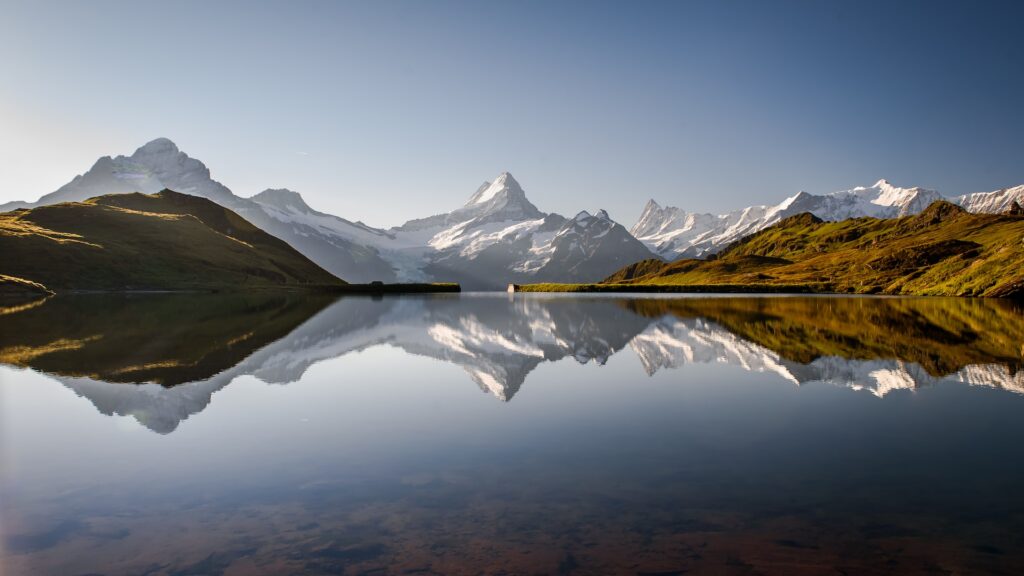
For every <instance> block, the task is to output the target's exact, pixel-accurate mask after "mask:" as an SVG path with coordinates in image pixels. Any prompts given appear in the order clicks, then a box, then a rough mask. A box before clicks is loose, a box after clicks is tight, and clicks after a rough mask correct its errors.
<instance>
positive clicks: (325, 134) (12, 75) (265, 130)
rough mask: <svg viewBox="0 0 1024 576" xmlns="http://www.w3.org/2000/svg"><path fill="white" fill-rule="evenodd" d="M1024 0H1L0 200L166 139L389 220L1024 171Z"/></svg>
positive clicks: (242, 189) (709, 201) (224, 166)
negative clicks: (463, 210)
mask: <svg viewBox="0 0 1024 576" xmlns="http://www.w3.org/2000/svg"><path fill="white" fill-rule="evenodd" d="M1022 22H1024V2H1018V1H1014V2H967V1H963V2H940V1H925V2H909V1H899V2H890V1H884V2H861V1H858V2H839V1H835V2H830V1H817V0H814V1H800V2H770V1H753V2H729V1H708V2H683V1H679V2H620V3H601V2H589V1H588V2H522V1H515V2H513V1H507V2H501V3H488V2H423V1H414V2H369V1H367V2H352V3H345V2H300V1H295V2H283V1H282V2H274V3H256V2H191V3H190V2H119V3H115V2H91V1H90V2H67V3H48V2H43V1H31V2H14V3H12V2H8V1H7V0H0V78H2V79H3V80H2V82H0V158H2V160H0V174H2V177H3V181H2V189H0V201H6V200H13V199H35V198H37V197H38V196H40V195H42V194H44V193H46V192H50V191H52V190H54V189H55V188H57V187H58V186H59V185H61V184H63V183H64V182H66V181H68V180H69V179H71V177H73V176H74V175H75V174H78V173H81V172H83V171H85V170H86V169H88V168H89V166H90V165H91V164H92V162H93V161H95V159H96V158H97V157H99V156H101V155H106V154H110V155H115V154H120V153H124V154H128V153H131V152H132V151H133V150H134V149H135V148H136V147H137V146H139V145H141V144H143V143H144V142H146V141H148V140H150V139H152V138H155V137H158V136H166V137H169V138H171V139H172V140H174V141H175V142H177V143H178V144H179V146H181V148H182V149H183V150H185V151H186V152H188V153H189V154H190V155H192V156H195V157H197V158H199V159H201V160H203V161H204V162H206V164H207V165H208V166H209V167H210V168H211V170H212V171H213V175H214V177H215V178H217V179H218V180H220V181H222V182H224V183H225V184H226V185H228V186H229V187H230V188H232V189H233V190H234V191H235V192H236V193H237V194H240V195H243V196H249V195H252V194H254V193H256V192H258V191H260V190H262V189H264V188H267V187H288V188H292V189H295V190H298V191H299V192H301V193H302V194H303V195H304V196H305V197H306V198H307V201H308V202H309V203H310V204H311V205H313V206H314V207H316V208H319V209H321V210H325V211H330V212H334V213H337V214H339V215H342V216H345V217H348V218H352V219H362V220H365V221H366V222H368V223H370V224H374V225H378V226H384V225H393V224H398V223H401V222H402V221H404V220H406V219H408V218H411V217H415V216H423V215H426V214H430V213H436V212H440V211H447V210H449V209H451V208H454V207H456V206H458V205H460V204H461V203H462V202H464V201H465V199H466V198H468V196H469V195H470V194H471V193H472V192H473V191H474V189H475V188H476V187H477V185H478V184H479V183H480V182H481V181H483V180H484V179H491V178H493V177H494V176H496V175H497V174H498V173H499V172H501V171H503V170H509V171H511V172H512V173H513V174H514V175H515V176H516V177H517V179H518V180H519V181H520V182H521V183H522V184H523V186H524V188H525V189H526V191H527V194H528V195H529V196H530V198H531V199H532V200H533V201H534V203H535V204H537V205H538V206H539V207H540V208H541V209H543V210H547V211H558V212H561V213H566V214H572V213H575V212H576V211H578V210H580V209H583V208H586V209H590V210H594V209H597V208H600V207H603V208H606V209H608V211H609V212H610V213H611V215H612V216H613V217H614V218H616V219H618V220H620V221H622V222H623V223H625V224H626V225H627V226H628V225H630V224H632V222H633V221H634V220H635V218H636V217H637V215H638V214H639V212H640V209H641V207H642V205H643V203H644V202H645V201H646V200H647V199H648V198H650V197H653V198H655V199H657V200H658V201H659V202H662V203H665V204H672V205H677V206H681V207H684V208H687V209H691V210H701V211H724V210H728V209H733V208H738V207H742V206H745V205H748V204H751V203H768V202H776V201H778V200H781V199H782V198H783V197H784V196H787V195H790V194H793V193H794V192H796V191H798V190H801V189H803V190H808V191H811V192H827V191H832V190H837V189H842V188H848V187H852V186H855V185H858V184H870V183H872V182H874V181H875V180H877V179H878V178H881V177H885V178H888V179H890V180H892V181H893V182H894V183H897V184H901V185H921V186H926V187H931V188H936V189H938V190H940V191H942V192H944V193H947V194H957V193H963V192H969V191H978V190H991V189H996V188H1001V187H1005V186H1010V185H1016V184H1021V183H1024V41H1022V40H1021V35H1020V27H1021V23H1022Z"/></svg>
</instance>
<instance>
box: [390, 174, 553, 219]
mask: <svg viewBox="0 0 1024 576" xmlns="http://www.w3.org/2000/svg"><path fill="white" fill-rule="evenodd" d="M544 216H545V214H544V213H543V212H541V211H540V210H538V209H537V207H536V206H534V205H533V203H532V202H530V200H529V199H527V198H526V192H524V191H523V188H522V186H520V185H519V182H517V181H516V179H515V178H514V177H513V176H512V174H510V173H508V172H502V173H501V174H500V175H499V176H498V177H497V178H495V179H494V181H493V182H489V181H484V183H483V184H482V185H480V187H479V188H477V189H476V192H474V193H473V194H472V196H470V197H469V200H468V201H467V202H466V203H465V204H463V205H462V206H461V207H459V208H457V209H455V210H452V211H451V212H448V213H446V214H436V215H434V216H428V217H427V218H417V219H414V220H410V221H408V222H406V223H405V224H403V225H401V226H398V227H396V228H393V229H392V231H394V232H412V231H424V230H431V229H437V230H438V231H440V230H441V229H442V228H445V227H449V226H454V225H456V224H459V223H462V222H470V221H473V224H472V225H473V226H479V225H482V224H487V223H493V222H515V221H523V220H536V219H538V218H543V217H544Z"/></svg>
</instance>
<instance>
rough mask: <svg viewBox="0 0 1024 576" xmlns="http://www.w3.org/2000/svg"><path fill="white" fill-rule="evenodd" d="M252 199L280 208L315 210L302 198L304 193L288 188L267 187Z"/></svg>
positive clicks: (301, 210) (304, 210) (296, 210)
mask: <svg viewBox="0 0 1024 576" xmlns="http://www.w3.org/2000/svg"><path fill="white" fill-rule="evenodd" d="M251 200H252V201H254V202H258V203H260V204H264V205H266V206H273V207H275V208H277V209H279V210H292V211H295V212H305V213H310V212H313V211H314V210H313V209H312V208H310V207H309V205H308V204H306V201H305V200H303V199H302V195H301V194H299V193H298V192H296V191H294V190H289V189H287V188H267V189H266V190H264V191H263V192H260V193H259V194H257V195H255V196H253V197H252V198H251Z"/></svg>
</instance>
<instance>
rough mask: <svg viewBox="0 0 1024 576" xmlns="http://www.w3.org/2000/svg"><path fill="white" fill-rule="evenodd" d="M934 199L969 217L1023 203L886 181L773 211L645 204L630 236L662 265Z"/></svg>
mask: <svg viewBox="0 0 1024 576" xmlns="http://www.w3.org/2000/svg"><path fill="white" fill-rule="evenodd" d="M936 200H947V201H950V202H952V203H954V204H958V205H960V206H962V207H964V208H965V209H966V210H968V211H970V212H977V213H987V214H998V213H1001V212H1005V211H1007V210H1009V209H1010V208H1011V207H1012V206H1013V204H1014V202H1018V203H1021V204H1024V185H1021V186H1016V187H1014V188H1005V189H1003V190H996V191H994V192H977V193H974V194H965V195H963V196H957V197H954V198H946V197H944V196H942V195H941V194H939V193H938V192H936V191H934V190H927V189H924V188H917V187H914V188H900V187H897V186H894V185H892V184H890V183H889V182H888V181H886V180H879V181H878V182H875V183H874V184H873V185H871V186H863V187H858V188H854V189H852V190H841V191H839V192H832V193H831V194H823V195H815V194H809V193H807V192H800V193H798V194H796V195H795V196H791V197H789V198H786V199H785V200H783V201H782V202H780V203H779V204H776V205H774V206H750V207H747V208H743V209H742V210H735V211H733V212H728V213H726V214H718V215H715V214H700V213H695V212H687V211H685V210H683V209H681V208H675V207H672V206H666V207H662V206H660V205H659V204H658V203H657V202H655V201H654V200H650V201H648V202H647V205H646V206H645V207H644V211H643V213H642V214H641V215H640V219H639V220H638V221H637V223H636V224H634V225H633V227H632V228H631V229H630V233H631V234H633V236H635V237H636V238H637V239H639V240H640V241H641V242H643V243H644V244H645V245H646V246H647V247H648V248H650V249H651V251H652V252H654V253H655V254H657V255H658V256H659V257H660V258H662V259H663V260H666V261H672V260H676V259H678V258H702V257H704V256H707V255H709V254H715V253H717V252H719V251H720V250H722V249H723V248H725V247H726V246H728V245H730V244H732V243H733V242H736V241H737V240H739V239H740V238H743V237H744V236H747V235H749V234H753V233H754V232H758V231H760V230H764V229H765V228H767V227H769V226H771V225H773V224H775V223H777V222H779V221H780V220H783V219H784V218H787V217H789V216H795V215H797V214H800V213H803V212H810V213H811V214H814V215H815V216H817V217H818V218H820V219H822V220H828V221H838V220H846V219H848V218H862V217H865V216H870V217H873V218H895V217H897V216H908V215H911V214H917V213H919V212H921V211H922V210H924V209H925V208H927V207H928V205H929V204H931V203H932V202H935V201H936Z"/></svg>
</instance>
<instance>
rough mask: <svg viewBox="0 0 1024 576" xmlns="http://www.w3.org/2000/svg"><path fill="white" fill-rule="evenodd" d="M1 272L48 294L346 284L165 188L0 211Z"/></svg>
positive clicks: (236, 219) (224, 214)
mask: <svg viewBox="0 0 1024 576" xmlns="http://www.w3.org/2000/svg"><path fill="white" fill-rule="evenodd" d="M0 274H2V275H6V276H10V277H14V278H20V279H23V280H27V281H30V282H35V283H37V284H40V285H42V286H45V287H46V288H47V289H49V290H55V291H68V290H104V291H120V290H244V289H253V288H256V289H259V288H314V287H317V288H320V287H336V286H341V285H344V284H345V283H344V282H343V281H341V280H339V279H338V278H335V277H334V276H332V275H331V274H330V273H328V272H327V271H325V270H324V269H322V268H320V267H319V266H317V265H316V264H314V263H313V262H311V261H310V260H309V259H308V258H306V257H305V256H303V255H302V254H300V253H299V252H297V251H296V250H295V249H293V248H292V247H291V246H289V245H288V244H286V243H285V242H283V241H282V240H279V239H277V238H275V237H273V236H271V235H269V234H267V233H266V232H263V231H262V230H260V229H259V228H257V227H255V226H253V225H252V224H250V223H249V222H247V221H246V220H244V219H243V218H241V217H240V216H238V215H237V214H235V213H234V212H232V211H231V210H228V209H226V208H223V207H221V206H219V205H217V204H215V203H213V202H211V201H209V200H207V199H205V198H200V197H197V196H189V195H186V194H179V193H177V192H172V191H170V190H164V191H162V192H160V193H158V194H151V195H147V194H138V193H135V194H114V195H109V196H99V197H96V198H91V199H89V200H86V201H85V202H69V203H64V204H56V205H52V206H43V207H39V208H33V209H31V210H15V211H13V212H7V213H3V214H0Z"/></svg>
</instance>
